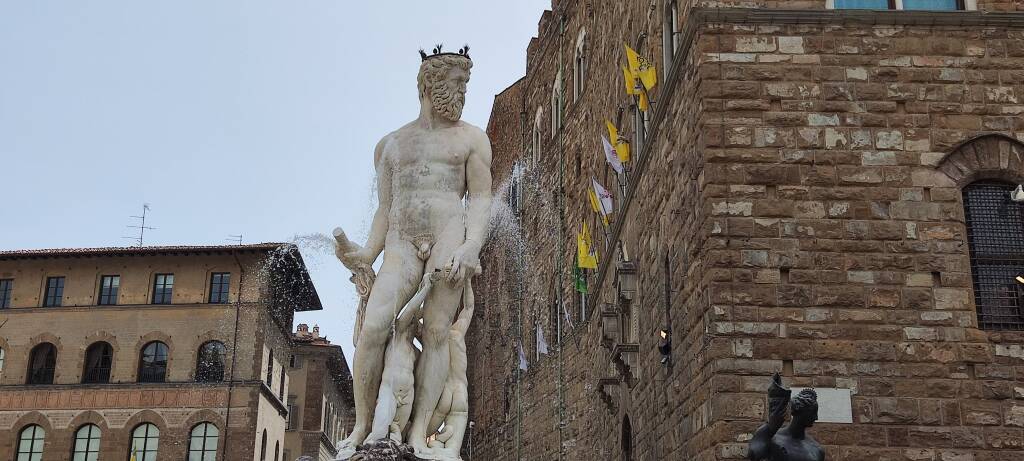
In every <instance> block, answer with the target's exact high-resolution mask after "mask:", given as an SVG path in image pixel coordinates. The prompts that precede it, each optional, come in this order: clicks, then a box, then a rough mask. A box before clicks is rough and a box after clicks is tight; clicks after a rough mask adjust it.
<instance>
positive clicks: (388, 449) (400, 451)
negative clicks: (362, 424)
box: [348, 439, 423, 461]
mask: <svg viewBox="0 0 1024 461" xmlns="http://www.w3.org/2000/svg"><path fill="white" fill-rule="evenodd" d="M413 453H414V450H413V448H412V447H411V446H409V445H405V444H400V443H398V442H395V441H394V440H391V439H382V440H375V441H373V442H367V443H364V444H362V445H360V446H359V448H358V449H357V450H356V454H354V455H352V457H351V458H348V460H349V461H423V460H422V459H420V458H417V457H416V456H415V455H414V454H413Z"/></svg>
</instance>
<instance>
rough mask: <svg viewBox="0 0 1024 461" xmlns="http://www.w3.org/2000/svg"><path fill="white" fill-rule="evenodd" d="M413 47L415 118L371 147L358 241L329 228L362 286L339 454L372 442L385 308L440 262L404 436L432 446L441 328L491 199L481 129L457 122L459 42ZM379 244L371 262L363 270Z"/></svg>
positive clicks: (442, 362)
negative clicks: (427, 49) (368, 207)
mask: <svg viewBox="0 0 1024 461" xmlns="http://www.w3.org/2000/svg"><path fill="white" fill-rule="evenodd" d="M420 55H421V58H422V62H421V64H420V69H419V75H418V76H417V84H418V85H417V86H418V88H419V99H420V113H419V116H418V117H417V118H416V120H413V121H412V122H410V123H408V124H406V125H405V126H403V127H401V128H399V129H398V130H396V131H394V132H392V133H390V134H388V135H386V136H384V138H383V139H381V140H380V142H379V143H377V146H376V148H375V149H374V165H375V168H376V172H377V202H378V207H377V211H376V213H375V214H374V216H373V221H372V223H371V225H370V232H369V237H368V239H367V242H366V245H358V244H355V243H353V242H351V241H349V240H348V238H347V237H345V235H344V232H340V231H336V232H335V238H336V240H337V247H336V253H337V255H338V259H340V260H341V262H342V263H343V264H344V265H345V266H346V267H348V268H349V269H350V270H351V271H352V273H353V281H355V282H356V284H357V288H359V284H360V283H363V284H369V288H368V290H366V293H367V294H366V299H365V303H362V302H361V303H360V304H364V306H363V307H361V308H360V311H361V313H360V314H358V318H357V327H356V328H357V332H356V338H355V343H356V349H355V354H354V358H353V362H354V363H353V391H354V397H355V413H356V422H355V426H354V427H353V429H352V432H351V435H350V436H349V437H348V438H347V439H345V440H344V441H342V442H341V443H340V444H339V446H338V453H339V454H338V457H337V459H339V460H344V459H349V458H350V457H352V456H353V455H354V454H355V451H356V450H357V448H358V447H359V446H360V445H362V444H364V443H366V442H372V440H368V436H369V435H370V432H371V430H372V429H373V426H374V424H373V419H374V412H375V410H376V406H377V405H376V400H377V396H378V392H379V388H380V385H381V378H382V375H383V373H384V369H385V350H386V347H387V345H388V341H389V338H390V337H391V335H390V332H391V328H392V322H393V320H394V307H395V306H399V305H404V304H405V303H407V302H408V300H409V299H410V298H411V297H412V296H413V294H414V293H415V292H416V291H417V285H418V284H419V283H421V278H422V277H423V275H424V274H425V273H433V272H434V271H436V270H439V269H442V270H444V273H445V274H447V276H446V277H444V280H439V281H437V282H435V283H432V284H431V287H430V289H429V290H428V291H427V293H426V295H425V296H426V297H425V299H424V302H423V307H422V320H421V326H420V328H419V329H420V336H419V340H420V343H421V344H422V346H423V351H422V353H421V354H420V356H419V358H417V359H416V360H415V362H416V364H415V372H414V389H413V391H412V392H413V395H414V396H415V398H414V399H413V402H412V415H411V419H410V421H409V424H408V427H406V428H405V434H404V437H403V441H404V443H405V444H408V445H409V446H411V447H412V448H413V449H414V450H415V453H416V456H418V457H423V456H427V455H429V454H431V453H432V452H433V450H432V449H431V448H430V447H429V446H428V445H427V438H428V437H429V436H431V435H434V434H429V433H428V429H429V428H428V426H429V425H430V420H431V418H432V416H433V414H434V412H435V410H436V409H437V406H438V402H439V401H440V400H441V394H442V392H443V391H444V388H445V383H446V382H447V381H448V379H449V370H450V368H451V363H450V362H451V352H450V346H449V337H450V333H449V330H450V329H451V327H452V324H453V321H454V320H455V314H456V312H457V311H458V309H459V305H460V301H461V300H462V297H463V296H464V295H465V288H466V285H467V282H468V281H469V279H470V278H471V277H473V276H474V275H476V274H478V273H479V271H480V258H479V256H480V248H481V246H482V245H483V243H484V239H485V238H486V235H487V225H488V220H489V217H490V207H491V147H490V141H489V140H488V139H487V135H486V134H485V133H484V132H483V130H481V129H479V128H477V127H475V126H473V125H470V124H469V123H466V122H464V121H462V120H460V118H461V116H462V108H463V104H464V102H465V93H466V84H467V82H468V81H469V75H470V69H471V68H472V66H473V61H472V60H471V59H470V57H469V48H468V47H465V48H463V49H461V50H459V52H458V53H448V52H443V51H442V50H441V47H440V46H438V47H437V48H435V49H434V53H433V54H431V55H429V56H428V55H427V54H426V53H424V52H423V51H420ZM382 252H383V254H384V256H383V261H382V263H381V265H380V269H379V270H378V271H377V273H376V274H372V272H373V269H372V267H373V264H374V262H375V261H376V260H377V257H378V256H380V254H381V253H382ZM406 366H408V365H406ZM463 370H464V368H463ZM463 373H464V371H463ZM461 379H462V380H463V381H464V380H465V377H462V378H461ZM389 424H390V422H389ZM453 424H455V423H454V422H453ZM463 424H464V423H463ZM453 431H454V428H453ZM389 432H390V431H389ZM453 433H455V432H453ZM374 435H380V434H374ZM453 459H458V458H457V457H456V458H453Z"/></svg>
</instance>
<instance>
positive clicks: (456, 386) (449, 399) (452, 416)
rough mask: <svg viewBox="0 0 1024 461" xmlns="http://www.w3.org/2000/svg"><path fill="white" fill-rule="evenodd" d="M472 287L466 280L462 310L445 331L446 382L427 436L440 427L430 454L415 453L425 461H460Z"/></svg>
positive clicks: (466, 406) (465, 416)
mask: <svg viewBox="0 0 1024 461" xmlns="http://www.w3.org/2000/svg"><path fill="white" fill-rule="evenodd" d="M473 302H474V299H473V286H472V281H471V280H467V281H466V286H465V287H464V291H463V293H462V311H461V312H460V313H459V317H458V319H456V320H455V323H453V324H452V327H451V328H450V329H449V330H448V349H449V351H450V353H451V359H450V363H451V366H450V367H449V369H448V379H447V380H446V381H445V384H444V389H443V390H442V391H441V399H440V400H439V401H438V402H437V408H436V409H435V410H434V415H433V416H432V417H431V418H430V424H429V425H428V428H429V429H430V432H429V433H430V434H433V433H435V432H437V431H438V429H439V428H441V424H442V423H444V428H441V432H440V433H438V434H437V437H436V438H435V440H433V441H431V442H430V444H429V447H430V451H428V452H426V453H422V454H417V455H418V456H420V457H424V458H426V459H435V460H444V461H457V460H460V459H462V458H461V457H460V456H459V451H460V450H462V440H463V438H464V436H465V433H466V424H467V423H468V421H469V389H468V385H467V381H466V366H467V359H466V331H468V330H469V324H470V322H472V321H473V307H474V304H473Z"/></svg>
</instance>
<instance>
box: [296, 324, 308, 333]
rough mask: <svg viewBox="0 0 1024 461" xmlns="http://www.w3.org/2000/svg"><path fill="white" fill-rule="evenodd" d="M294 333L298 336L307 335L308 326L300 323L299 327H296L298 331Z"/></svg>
mask: <svg viewBox="0 0 1024 461" xmlns="http://www.w3.org/2000/svg"><path fill="white" fill-rule="evenodd" d="M295 333H297V334H300V335H307V334H309V325H306V324H305V323H300V324H299V326H298V329H297V330H296V331H295Z"/></svg>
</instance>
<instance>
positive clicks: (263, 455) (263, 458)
mask: <svg viewBox="0 0 1024 461" xmlns="http://www.w3.org/2000/svg"><path fill="white" fill-rule="evenodd" d="M260 461H267V430H266V429H263V438H262V439H261V441H260Z"/></svg>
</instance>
